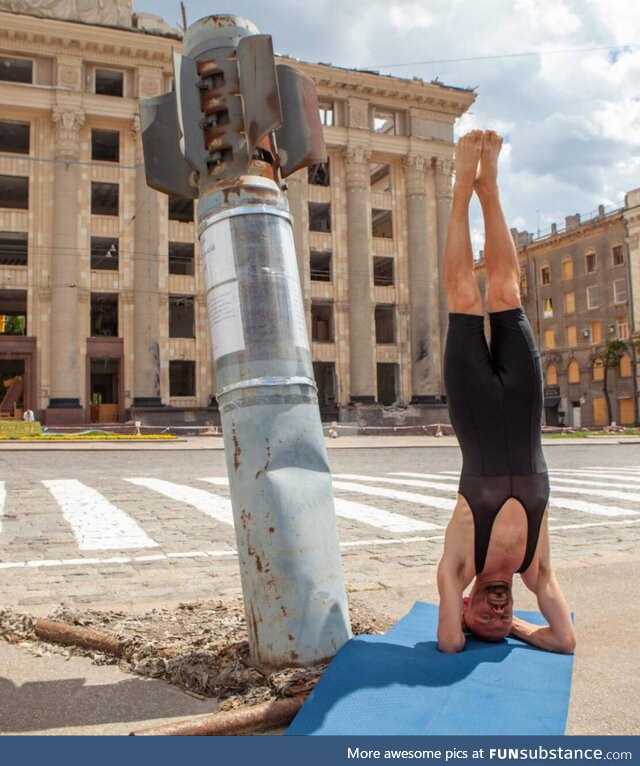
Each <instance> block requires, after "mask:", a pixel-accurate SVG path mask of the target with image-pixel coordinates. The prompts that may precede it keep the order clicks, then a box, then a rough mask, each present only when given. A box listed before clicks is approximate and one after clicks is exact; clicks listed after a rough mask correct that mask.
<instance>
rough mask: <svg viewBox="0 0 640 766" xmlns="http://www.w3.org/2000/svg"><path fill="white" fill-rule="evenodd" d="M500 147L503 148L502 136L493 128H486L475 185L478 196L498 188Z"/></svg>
mask: <svg viewBox="0 0 640 766" xmlns="http://www.w3.org/2000/svg"><path fill="white" fill-rule="evenodd" d="M500 149H502V136H499V135H498V134H497V133H495V132H494V131H493V130H485V131H484V133H483V134H482V153H481V154H480V164H479V167H478V175H477V176H476V181H475V186H474V188H475V190H476V192H477V194H478V196H482V194H486V193H487V192H490V191H492V190H495V189H497V188H498V156H499V155H500Z"/></svg>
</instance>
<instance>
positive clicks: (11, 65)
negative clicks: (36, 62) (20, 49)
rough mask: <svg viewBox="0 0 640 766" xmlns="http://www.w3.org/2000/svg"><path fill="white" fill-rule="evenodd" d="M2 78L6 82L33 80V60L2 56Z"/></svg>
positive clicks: (0, 57)
mask: <svg viewBox="0 0 640 766" xmlns="http://www.w3.org/2000/svg"><path fill="white" fill-rule="evenodd" d="M0 80H4V81H5V82H24V83H32V82H33V61H31V60H30V59H13V58H9V57H8V56H0Z"/></svg>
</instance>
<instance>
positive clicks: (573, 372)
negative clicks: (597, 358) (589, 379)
mask: <svg viewBox="0 0 640 766" xmlns="http://www.w3.org/2000/svg"><path fill="white" fill-rule="evenodd" d="M567 380H568V382H569V383H580V365H579V364H578V363H577V362H576V360H575V359H572V360H571V361H570V362H569V367H568V368H567Z"/></svg>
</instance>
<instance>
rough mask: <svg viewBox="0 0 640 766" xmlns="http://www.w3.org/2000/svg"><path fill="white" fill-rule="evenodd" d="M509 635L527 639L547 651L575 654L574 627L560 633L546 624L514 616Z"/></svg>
mask: <svg viewBox="0 0 640 766" xmlns="http://www.w3.org/2000/svg"><path fill="white" fill-rule="evenodd" d="M509 635H511V636H514V638H519V639H520V640H521V641H526V642H527V643H528V644H531V645H532V646H537V647H538V648H539V649H545V650H546V651H547V652H558V653H559V654H573V653H574V651H575V648H576V638H575V633H574V632H573V627H572V628H571V630H570V631H567V632H566V633H565V634H559V633H557V632H554V631H553V630H552V629H551V628H550V627H548V626H546V625H534V624H533V623H531V622H526V620H521V619H520V618H519V617H515V616H514V617H513V620H512V622H511V632H510V634H509Z"/></svg>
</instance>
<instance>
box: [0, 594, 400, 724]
mask: <svg viewBox="0 0 640 766" xmlns="http://www.w3.org/2000/svg"><path fill="white" fill-rule="evenodd" d="M349 611H350V615H351V624H352V630H353V633H354V635H362V634H371V633H383V632H384V631H386V630H387V629H388V628H389V627H391V623H390V622H387V621H385V620H384V619H381V618H377V617H375V616H374V615H372V614H371V611H370V609H369V608H368V607H364V606H362V605H359V604H358V603H357V602H355V601H353V600H352V601H351V603H350V605H349ZM49 619H50V620H54V621H56V622H61V623H65V624H66V625H74V626H79V627H83V628H89V629H91V630H94V631H97V632H100V633H103V634H105V635H109V636H112V637H114V638H115V639H117V642H118V646H119V650H120V652H119V653H120V656H118V657H114V656H111V655H108V654H105V653H104V652H100V651H95V650H92V649H85V648H81V647H77V646H62V645H60V644H54V643H49V642H45V641H43V640H41V639H39V638H38V636H37V635H36V630H35V628H36V619H35V618H34V617H32V616H31V615H28V614H23V613H19V612H14V611H11V610H2V609H0V638H1V639H3V640H5V641H9V642H11V643H16V644H17V643H20V644H21V645H22V646H25V647H26V648H28V649H29V651H31V652H32V653H33V654H35V655H38V656H42V655H43V654H54V653H55V654H61V655H64V656H66V657H71V656H84V657H89V658H90V659H91V660H92V661H93V662H94V663H95V664H97V665H118V666H119V667H120V669H121V670H123V671H125V672H128V673H135V674H137V675H140V676H145V677H147V678H158V679H161V678H163V679H165V680H166V681H168V682H169V683H171V684H174V685H175V686H178V687H179V688H181V689H183V690H184V691H185V692H186V693H187V694H190V695H191V696H193V697H196V698H206V697H217V698H218V699H219V700H220V706H219V709H220V710H233V709H235V708H238V707H245V706H247V705H255V704H258V703H260V702H268V701H269V700H273V699H281V698H283V697H292V696H295V695H297V694H304V693H308V692H310V691H311V689H313V687H314V686H315V684H316V683H317V681H318V679H319V678H320V676H321V675H322V673H323V672H324V670H325V668H326V666H327V663H323V664H318V665H314V666H312V667H306V668H299V667H292V668H283V669H281V670H277V671H274V672H271V673H266V672H261V671H260V670H259V669H257V668H255V667H252V665H251V663H250V659H249V644H248V642H247V631H246V623H245V616H244V606H243V602H242V600H241V599H237V600H234V601H230V602H227V603H222V602H214V601H197V602H191V603H184V604H179V605H178V606H177V607H176V608H175V609H168V608H163V609H152V610H150V611H148V612H144V613H142V614H127V613H125V612H116V611H104V612H102V611H97V610H92V609H74V608H71V607H69V606H66V605H62V606H60V607H58V608H57V609H56V610H55V611H54V612H52V614H50V615H49Z"/></svg>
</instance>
